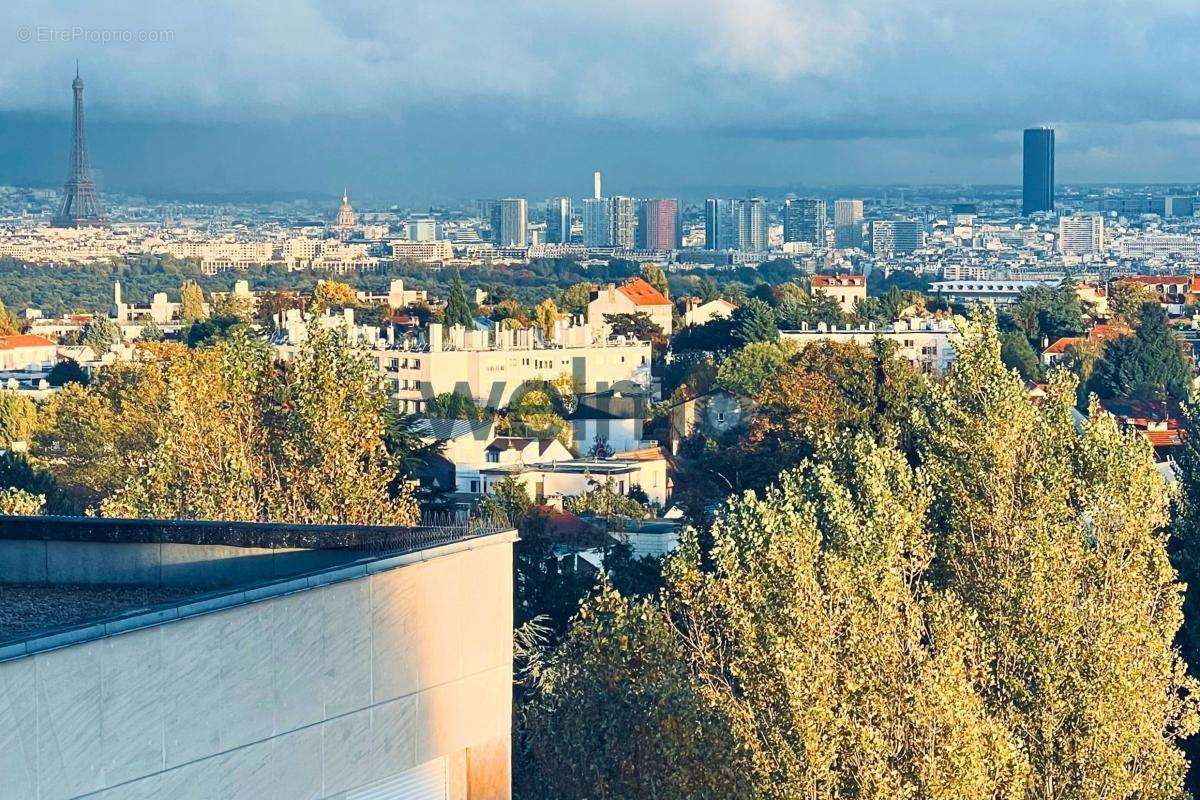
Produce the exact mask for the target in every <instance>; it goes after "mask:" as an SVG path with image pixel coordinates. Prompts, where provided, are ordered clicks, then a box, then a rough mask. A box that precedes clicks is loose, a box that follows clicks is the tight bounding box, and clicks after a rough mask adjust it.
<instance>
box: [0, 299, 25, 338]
mask: <svg viewBox="0 0 1200 800" xmlns="http://www.w3.org/2000/svg"><path fill="white" fill-rule="evenodd" d="M20 332H21V322H20V320H18V319H17V318H16V317H15V316H14V315H13V313H12V312H11V311H9V310H8V309H7V308H5V307H4V303H0V336H15V335H16V334H18V333H20Z"/></svg>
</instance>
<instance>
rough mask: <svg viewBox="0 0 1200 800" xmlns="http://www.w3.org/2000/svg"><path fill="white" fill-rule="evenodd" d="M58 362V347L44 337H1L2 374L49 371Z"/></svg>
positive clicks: (22, 335) (20, 335) (18, 335)
mask: <svg viewBox="0 0 1200 800" xmlns="http://www.w3.org/2000/svg"><path fill="white" fill-rule="evenodd" d="M57 361H58V345H57V344H55V343H54V342H52V341H50V340H49V339H47V338H46V337H44V336H32V335H29V334H17V335H14V336H0V372H24V371H39V370H48V369H50V368H51V367H53V366H54V365H55V363H57Z"/></svg>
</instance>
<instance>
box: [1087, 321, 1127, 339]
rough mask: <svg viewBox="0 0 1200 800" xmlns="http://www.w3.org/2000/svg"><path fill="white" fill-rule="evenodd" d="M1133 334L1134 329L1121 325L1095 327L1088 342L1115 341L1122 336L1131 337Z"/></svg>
mask: <svg viewBox="0 0 1200 800" xmlns="http://www.w3.org/2000/svg"><path fill="white" fill-rule="evenodd" d="M1132 333H1133V329H1132V328H1130V327H1129V326H1128V325H1122V324H1120V323H1108V324H1107V325H1105V324H1101V325H1093V326H1092V329H1091V330H1090V331H1088V340H1089V341H1092V342H1109V341H1112V340H1113V339H1119V338H1120V337H1122V336H1129V335H1130V334H1132Z"/></svg>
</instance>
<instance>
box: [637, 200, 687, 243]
mask: <svg viewBox="0 0 1200 800" xmlns="http://www.w3.org/2000/svg"><path fill="white" fill-rule="evenodd" d="M679 236H680V220H679V201H678V200H675V199H662V200H645V201H643V202H642V208H641V214H640V215H639V219H638V246H639V247H641V248H642V249H644V250H674V249H675V248H677V247H679Z"/></svg>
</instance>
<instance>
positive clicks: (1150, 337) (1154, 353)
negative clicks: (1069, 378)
mask: <svg viewBox="0 0 1200 800" xmlns="http://www.w3.org/2000/svg"><path fill="white" fill-rule="evenodd" d="M1139 317H1140V320H1141V323H1140V324H1139V326H1138V328H1137V331H1136V332H1135V333H1134V335H1132V336H1122V337H1120V338H1118V339H1114V340H1112V341H1110V342H1108V343H1107V344H1106V345H1105V346H1104V355H1103V356H1101V358H1100V360H1099V361H1097V362H1096V365H1095V368H1094V371H1093V372H1092V378H1091V381H1090V382H1089V388H1090V389H1091V390H1092V391H1094V392H1095V393H1096V394H1097V395H1098V396H1100V397H1102V398H1108V397H1129V398H1134V399H1137V400H1150V401H1154V400H1168V399H1169V400H1175V401H1181V400H1184V399H1186V398H1187V397H1188V395H1189V393H1190V391H1191V376H1192V372H1191V368H1190V367H1189V366H1188V363H1187V359H1186V358H1185V357H1184V354H1183V347H1182V344H1181V342H1180V341H1179V337H1177V336H1176V335H1175V333H1174V332H1173V331H1171V329H1170V327H1169V326H1168V324H1167V313H1166V312H1165V311H1164V310H1163V308H1162V306H1161V305H1160V304H1158V303H1147V304H1146V305H1144V306H1142V311H1141V313H1140V314H1139Z"/></svg>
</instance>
